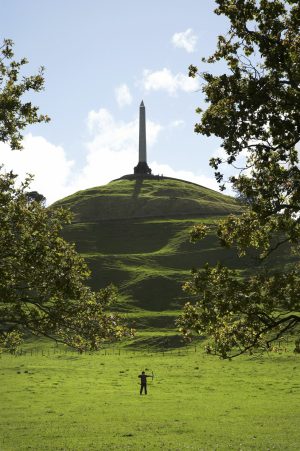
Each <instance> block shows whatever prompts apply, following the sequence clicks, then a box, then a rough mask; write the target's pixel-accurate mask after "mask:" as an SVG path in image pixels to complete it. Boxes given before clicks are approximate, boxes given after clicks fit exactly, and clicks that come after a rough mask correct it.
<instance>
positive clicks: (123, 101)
mask: <svg viewBox="0 0 300 451" xmlns="http://www.w3.org/2000/svg"><path fill="white" fill-rule="evenodd" d="M115 97H116V100H117V103H118V105H119V107H120V108H123V107H124V106H127V105H131V103H132V95H131V93H130V90H129V88H128V86H127V85H126V84H122V85H120V86H118V87H117V88H116V89H115Z"/></svg>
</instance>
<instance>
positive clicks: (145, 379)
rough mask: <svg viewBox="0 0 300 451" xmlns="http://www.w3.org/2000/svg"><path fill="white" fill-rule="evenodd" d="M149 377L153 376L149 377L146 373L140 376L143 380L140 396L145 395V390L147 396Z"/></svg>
mask: <svg viewBox="0 0 300 451" xmlns="http://www.w3.org/2000/svg"><path fill="white" fill-rule="evenodd" d="M147 377H151V376H148V374H145V373H142V374H140V375H139V378H140V379H141V389H140V395H141V394H142V393H143V390H144V392H145V395H146V394H147Z"/></svg>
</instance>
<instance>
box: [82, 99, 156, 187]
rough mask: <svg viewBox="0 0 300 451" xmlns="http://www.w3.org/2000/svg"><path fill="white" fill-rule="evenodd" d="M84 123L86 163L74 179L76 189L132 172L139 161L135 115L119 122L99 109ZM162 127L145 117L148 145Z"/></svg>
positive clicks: (153, 141)
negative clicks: (75, 179) (90, 135)
mask: <svg viewBox="0 0 300 451" xmlns="http://www.w3.org/2000/svg"><path fill="white" fill-rule="evenodd" d="M87 125H88V128H89V130H90V132H91V134H92V137H91V139H90V141H89V142H87V143H86V149H87V157H86V164H85V166H84V168H83V169H82V171H81V173H80V175H79V177H78V179H77V181H76V188H77V189H84V188H87V187H89V186H99V185H103V184H105V183H108V182H109V181H111V180H113V179H115V178H119V177H121V176H122V175H125V174H132V173H133V168H134V166H136V165H137V163H138V133H139V124H138V118H136V119H134V120H133V121H130V122H123V121H119V122H118V121H116V120H115V119H114V118H113V116H112V114H111V113H110V112H109V111H108V110H106V109H104V108H101V109H99V111H91V112H90V113H89V115H88V120H87ZM162 130H163V126H162V125H160V124H157V123H155V122H152V121H149V120H147V145H148V148H149V147H151V146H152V145H153V144H154V143H155V142H156V140H157V137H158V134H159V133H160V132H161V131H162Z"/></svg>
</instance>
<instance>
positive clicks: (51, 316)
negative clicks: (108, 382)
mask: <svg viewBox="0 0 300 451" xmlns="http://www.w3.org/2000/svg"><path fill="white" fill-rule="evenodd" d="M0 53H1V59H0V142H3V143H8V144H9V145H10V147H11V149H12V151H20V150H22V138H23V136H22V132H23V130H24V129H25V127H26V126H27V125H28V124H35V123H39V122H48V121H49V118H48V116H45V115H41V114H39V112H38V107H36V106H33V105H32V104H31V103H30V102H24V101H23V98H24V95H26V94H28V93H30V92H39V91H41V90H42V89H43V87H44V76H43V68H41V70H40V71H39V73H38V74H36V75H33V76H28V77H22V76H21V70H22V67H23V66H24V65H25V64H26V63H27V61H26V59H21V60H20V61H15V60H14V54H13V43H12V41H11V40H5V41H4V42H3V45H2V47H1V51H0ZM30 181H31V177H28V178H27V179H26V180H24V181H22V182H21V183H17V175H16V174H13V173H12V172H8V173H7V172H4V171H3V169H2V171H1V172H0V350H1V349H2V350H3V349H6V350H8V351H11V352H14V351H15V350H16V348H17V346H18V345H19V344H20V342H21V340H22V337H23V335H24V334H26V333H27V334H28V333H32V334H36V335H42V336H46V337H50V338H53V339H55V340H57V341H60V342H63V343H65V344H67V345H69V346H72V347H74V348H76V349H78V350H79V351H84V350H87V349H98V348H99V347H100V346H101V345H102V343H103V342H104V341H107V340H110V341H111V340H115V339H119V338H121V337H123V336H124V335H125V336H126V335H131V333H132V332H131V331H130V330H129V329H127V328H126V327H125V326H124V325H123V323H122V321H121V319H120V318H119V317H118V316H117V315H116V314H112V313H109V312H108V309H109V306H110V305H111V303H112V302H114V300H115V299H116V296H117V293H116V289H115V288H114V287H113V286H109V287H107V288H105V289H103V290H101V291H99V292H92V291H91V289H90V288H89V287H88V286H87V284H86V283H87V279H88V277H89V273H90V272H89V269H88V267H87V265H86V263H85V262H84V260H83V258H81V257H80V256H79V255H78V254H77V253H76V252H75V250H74V246H73V245H71V244H69V243H67V242H66V241H64V240H63V239H62V238H61V236H60V232H61V229H62V227H63V226H64V225H65V224H66V223H69V222H70V220H71V217H70V213H69V212H67V211H65V210H63V209H53V208H46V207H45V198H44V196H42V195H40V194H39V193H37V192H35V191H29V185H30Z"/></svg>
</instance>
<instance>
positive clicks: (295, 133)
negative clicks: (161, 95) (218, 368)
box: [183, 0, 300, 356]
mask: <svg viewBox="0 0 300 451" xmlns="http://www.w3.org/2000/svg"><path fill="white" fill-rule="evenodd" d="M216 3H217V4H218V8H217V9H216V14H223V15H225V16H226V17H227V18H228V19H229V22H230V29H229V31H228V33H227V34H226V35H225V36H219V38H218V44H217V49H216V51H215V53H214V54H213V55H212V56H211V57H210V58H208V59H203V61H205V62H208V63H214V64H216V63H217V62H218V61H220V60H223V61H224V62H225V63H226V64H227V69H228V70H227V71H226V73H222V74H221V75H214V74H212V73H208V72H205V73H201V74H200V75H201V76H202V78H203V79H204V85H203V92H204V94H205V98H206V101H207V102H208V104H209V106H208V108H207V109H206V110H205V111H204V112H202V111H201V110H200V109H198V112H199V113H200V114H201V119H200V122H199V123H198V124H196V126H195V131H196V132H197V133H201V134H204V135H206V136H210V135H212V134H214V135H216V136H218V137H220V138H221V139H222V147H223V149H224V158H213V159H212V160H211V162H210V163H211V166H212V167H213V168H214V169H215V171H216V172H215V176H216V179H217V180H218V181H219V182H220V184H221V188H224V187H225V185H224V184H223V175H222V164H227V165H230V166H232V167H233V175H232V176H231V177H230V178H229V181H230V182H231V184H232V187H233V189H234V190H235V191H236V192H238V193H239V198H240V199H242V200H243V201H244V206H245V208H244V211H243V213H242V214H241V215H239V216H237V215H230V216H229V217H228V218H226V219H224V220H221V221H220V222H219V226H218V230H217V234H218V237H219V239H220V242H221V244H222V245H223V246H225V247H231V246H235V247H236V248H237V251H238V254H239V255H240V256H244V255H246V254H247V253H249V249H255V250H258V251H259V253H260V257H261V260H262V261H264V260H265V259H267V257H269V256H270V255H271V254H272V253H273V252H274V249H282V248H283V245H285V244H287V243H288V247H287V248H288V249H289V251H290V253H291V255H292V252H294V253H295V254H294V255H296V256H297V257H296V258H297V261H299V243H300V216H299V213H300V169H299V157H298V150H297V144H298V143H299V140H300V108H299V106H300V52H299V46H300V34H299V27H300V4H299V1H296V0H216ZM197 74H198V68H197V67H195V66H190V76H192V77H195V76H196V75H197ZM203 236H205V230H203V228H198V229H197V228H196V230H194V232H193V237H194V239H197V238H198V239H202V238H203ZM292 258H294V259H295V256H294V257H292ZM280 270H281V273H277V274H276V275H271V276H270V277H266V278H265V279H262V280H261V283H262V284H263V286H265V287H269V284H270V283H271V282H270V281H271V280H272V277H273V276H274V277H276V278H278V279H280V280H281V281H282V284H283V285H284V284H285V287H282V288H281V290H282V291H281V294H282V296H285V295H286V293H289V292H290V290H291V289H292V290H293V291H294V292H295V293H297V292H298V293H299V292H300V280H299V276H298V274H299V268H298V267H297V265H294V267H293V268H288V269H287V268H285V267H284V261H282V264H281V268H280ZM214 271H217V272H218V267H217V268H215V269H213V268H212V269H211V272H209V273H206V272H204V273H203V274H206V275H207V279H206V282H207V283H208V284H213V283H214V284H215V286H216V292H219V299H218V300H216V299H215V302H216V306H215V303H214V302H212V303H211V305H210V306H206V313H207V315H208V318H205V321H206V322H210V321H212V322H213V323H214V315H215V309H216V310H218V307H217V305H218V302H219V301H220V300H221V299H222V285H221V284H223V283H224V280H223V278H221V279H220V280H221V281H220V282H219V281H218V279H217V278H216V277H215V273H214ZM197 277H199V278H201V275H200V273H199V274H198V276H197ZM203 277H204V276H203ZM224 277H225V276H224ZM257 277H258V279H257V280H259V278H260V277H261V275H260V274H258V275H257ZM225 279H226V282H229V281H230V280H231V276H230V272H228V273H227V275H226V277H225ZM219 283H220V285H219ZM246 283H247V281H246ZM271 286H272V284H271ZM291 287H293V288H291ZM295 287H296V288H295ZM244 288H245V289H246V288H247V287H244ZM202 289H203V287H200V285H199V291H197V290H196V291H197V292H198V296H199V297H200V298H201V297H202V295H203V292H202ZM276 289H277V288H276V285H274V286H273V290H274V291H273V296H274V299H275V300H276V302H275V304H274V305H273V309H274V311H275V310H277V312H279V313H280V314H282V315H283V318H282V321H281V323H280V324H281V328H280V330H279V331H278V322H277V321H273V322H272V321H271V322H270V311H269V308H268V300H267V298H265V297H264V295H263V294H262V293H261V292H260V291H259V286H256V287H254V288H253V290H255V294H256V295H257V296H259V297H260V302H261V307H260V309H261V315H260V319H259V324H260V325H259V326H257V327H256V326H255V327H254V328H252V326H253V322H252V320H253V318H252V316H251V315H252V314H251V302H252V301H251V299H252V298H251V297H249V299H248V300H245V299H244V296H243V289H240V288H237V292H238V293H240V295H239V300H238V302H239V312H238V309H236V310H235V313H236V314H238V313H240V316H241V318H243V321H244V324H245V327H244V329H243V330H244V335H243V330H241V336H240V339H239V340H238V341H236V340H235V339H233V340H232V337H230V336H229V335H228V334H227V335H226V334H223V331H224V327H226V326H228V327H230V326H231V321H230V320H229V319H228V318H227V319H226V318H225V319H224V320H223V324H221V322H215V323H214V327H212V329H211V334H212V335H213V336H214V338H215V340H216V349H217V352H219V353H221V355H222V356H224V355H225V354H226V355H227V354H228V353H230V351H232V350H233V348H234V347H235V346H237V345H238V346H240V351H241V352H244V351H246V350H248V349H252V348H253V347H256V346H259V345H260V344H265V343H268V342H269V340H270V335H271V337H272V333H273V337H274V336H277V333H279V335H283V334H286V333H289V332H290V331H292V330H293V329H295V328H297V325H298V324H299V323H300V315H299V310H300V309H299V302H298V298H297V296H296V295H295V296H293V297H292V299H293V302H292V303H291V304H290V305H287V304H282V302H280V299H278V293H277V291H276ZM266 290H267V288H266ZM267 291H268V290H267ZM271 294H272V293H269V296H271ZM211 295H212V299H214V297H213V295H214V293H213V292H212V293H211ZM288 299H289V296H288ZM223 302H224V303H225V304H226V312H229V311H230V305H231V304H230V299H229V298H228V297H226V293H224V296H223ZM200 304H201V301H200ZM200 304H199V305H198V307H197V309H198V308H199V310H198V311H197V312H196V315H195V318H194V321H195V323H194V326H195V330H196V331H197V330H198V329H199V327H200V329H201V328H202V327H205V322H204V318H203V317H202V307H201V305H200ZM188 310H189V308H188ZM264 315H265V317H264ZM188 317H189V311H187V314H186V320H187V322H188V323H189V325H190V327H191V328H193V325H192V323H193V321H191V318H188ZM264 321H266V322H267V325H268V327H266V324H265V322H264ZM183 323H184V319H183ZM272 324H273V326H274V327H271V325H272ZM249 329H252V332H253V336H251V333H250V334H249ZM221 336H222V340H223V350H224V349H225V351H224V352H223V350H222V349H221V343H220V342H221V338H220V337H221ZM253 337H256V338H255V339H253ZM233 352H234V353H235V351H234V350H233Z"/></svg>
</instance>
